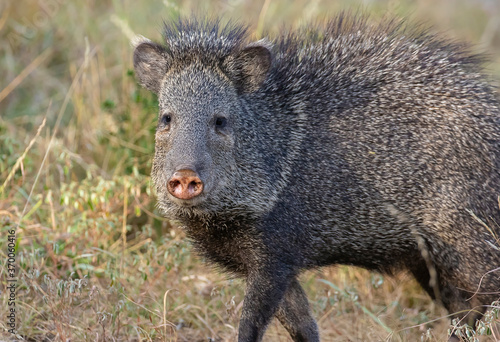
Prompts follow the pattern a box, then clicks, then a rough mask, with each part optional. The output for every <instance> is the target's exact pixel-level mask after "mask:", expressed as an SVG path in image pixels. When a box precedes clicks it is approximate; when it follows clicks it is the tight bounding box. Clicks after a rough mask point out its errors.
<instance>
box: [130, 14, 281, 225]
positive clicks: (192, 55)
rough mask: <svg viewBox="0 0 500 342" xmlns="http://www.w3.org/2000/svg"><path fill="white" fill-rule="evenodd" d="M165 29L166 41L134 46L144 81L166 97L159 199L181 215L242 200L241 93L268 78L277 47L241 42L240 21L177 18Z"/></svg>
mask: <svg viewBox="0 0 500 342" xmlns="http://www.w3.org/2000/svg"><path fill="white" fill-rule="evenodd" d="M165 31H166V34H165V40H166V45H165V46H163V45H159V44H156V43H153V42H151V41H148V40H142V41H141V42H139V44H137V45H136V48H135V51H134V68H135V71H136V75H137V78H138V80H139V83H140V84H141V85H142V86H144V87H146V88H147V89H149V90H151V91H153V92H154V93H156V94H158V98H159V109H160V111H159V117H158V126H157V131H156V149H155V157H154V162H153V170H152V177H153V181H154V184H155V187H156V191H157V195H158V200H159V207H160V208H161V209H162V210H163V211H164V213H165V214H166V215H167V216H170V217H174V218H175V217H180V216H183V215H188V216H191V215H193V214H211V213H214V212H216V211H219V210H221V209H224V208H225V207H228V206H237V205H238V204H237V203H234V200H235V198H236V197H238V196H235V194H234V192H237V191H238V188H240V185H239V184H238V182H241V174H240V172H241V166H240V164H241V163H242V161H241V160H242V159H244V157H243V156H242V155H241V153H242V152H241V144H240V140H241V138H240V135H241V134H242V133H243V134H245V132H241V130H242V128H243V127H244V126H246V125H245V124H244V123H243V121H244V120H245V118H243V116H244V115H245V114H244V113H245V108H244V106H243V105H242V101H241V97H242V96H246V95H248V94H251V93H253V92H255V91H257V90H258V89H259V87H260V85H261V84H262V82H263V81H264V80H265V78H266V74H267V72H268V70H269V68H270V65H271V55H270V52H269V50H268V48H267V47H266V46H264V45H263V44H261V43H254V44H242V42H241V41H242V37H243V36H244V30H241V29H233V30H229V28H226V29H223V30H222V32H221V31H220V30H219V29H218V28H214V27H212V28H208V27H203V25H197V24H186V23H183V24H179V23H178V24H176V25H175V26H173V27H167V28H166V29H165ZM243 139H244V138H243ZM243 153H250V152H249V151H246V152H245V151H243ZM236 202H237V201H236Z"/></svg>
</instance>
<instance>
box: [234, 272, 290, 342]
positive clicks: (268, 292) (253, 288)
mask: <svg viewBox="0 0 500 342" xmlns="http://www.w3.org/2000/svg"><path fill="white" fill-rule="evenodd" d="M293 279H294V274H293V272H292V270H291V269H289V268H288V267H287V266H284V265H274V266H273V267H270V266H269V265H267V266H263V267H262V268H260V269H258V270H254V271H252V272H250V273H249V275H248V277H247V290H246V295H245V299H244V303H243V312H242V314H241V319H240V327H239V331H238V342H259V341H262V337H263V336H264V332H265V330H266V328H267V326H268V325H269V323H270V321H271V319H272V318H273V316H274V314H275V313H276V311H277V310H278V307H279V305H280V302H281V300H282V299H283V297H284V295H285V292H286V290H287V288H288V285H289V284H290V283H291V281H292V280H293Z"/></svg>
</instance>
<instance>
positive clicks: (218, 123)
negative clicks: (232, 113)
mask: <svg viewBox="0 0 500 342" xmlns="http://www.w3.org/2000/svg"><path fill="white" fill-rule="evenodd" d="M226 124H227V119H226V118H224V117H222V116H220V117H218V118H216V119H215V127H216V128H219V129H221V128H224V127H226Z"/></svg>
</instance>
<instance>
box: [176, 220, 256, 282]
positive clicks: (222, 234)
mask: <svg viewBox="0 0 500 342" xmlns="http://www.w3.org/2000/svg"><path fill="white" fill-rule="evenodd" d="M182 223H183V225H184V227H183V228H184V230H185V232H186V235H187V237H188V238H189V239H190V240H191V241H192V243H193V245H194V247H195V248H196V250H197V252H198V253H199V254H201V255H203V256H204V257H206V258H207V259H208V260H210V261H211V262H214V263H216V264H217V265H218V266H220V267H222V268H224V269H226V270H227V271H229V272H231V273H234V274H237V275H240V276H242V275H243V276H244V275H246V274H247V265H248V264H249V262H250V263H251V262H252V257H251V255H252V254H253V252H251V251H252V250H253V251H256V250H258V249H259V241H258V236H259V234H258V232H257V231H256V228H255V227H256V225H255V219H253V218H251V217H249V216H247V215H227V214H225V215H224V214H215V215H212V216H210V217H205V218H204V219H200V218H190V219H186V220H183V221H182Z"/></svg>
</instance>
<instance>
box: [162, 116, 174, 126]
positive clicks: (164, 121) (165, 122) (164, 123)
mask: <svg viewBox="0 0 500 342" xmlns="http://www.w3.org/2000/svg"><path fill="white" fill-rule="evenodd" d="M170 121H172V117H171V116H170V114H164V115H162V116H161V119H160V124H161V125H162V126H168V125H170Z"/></svg>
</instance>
